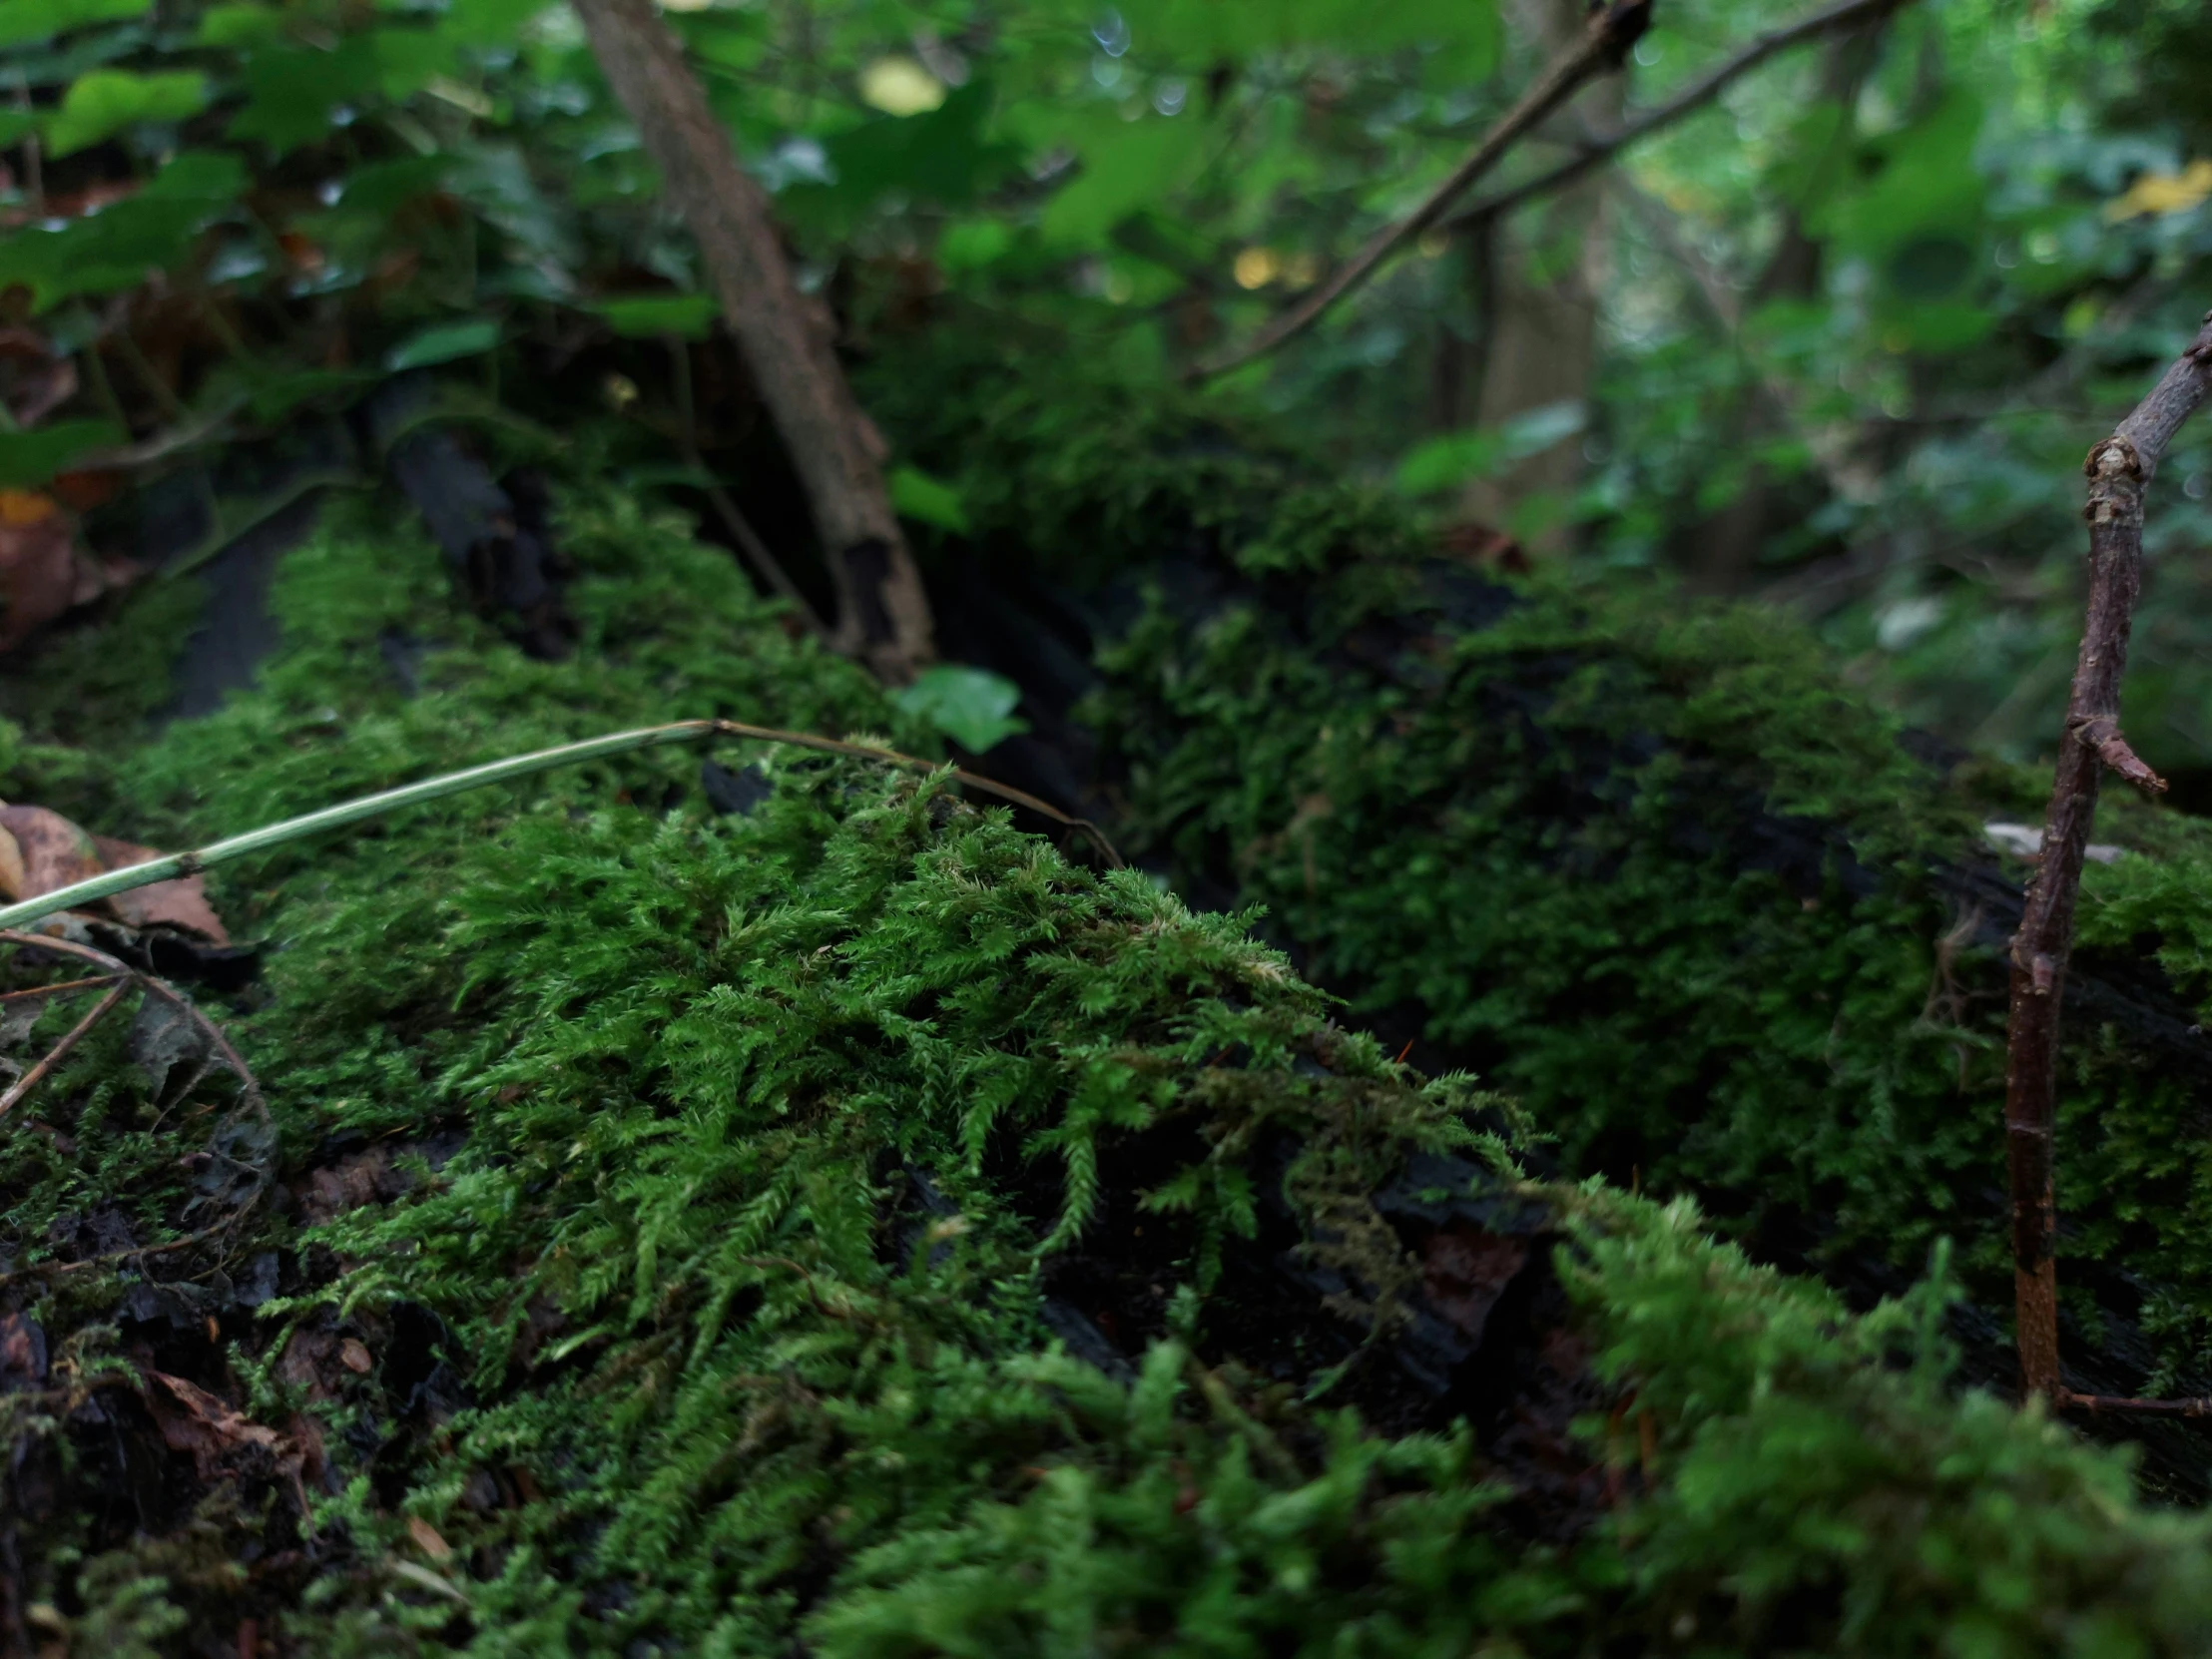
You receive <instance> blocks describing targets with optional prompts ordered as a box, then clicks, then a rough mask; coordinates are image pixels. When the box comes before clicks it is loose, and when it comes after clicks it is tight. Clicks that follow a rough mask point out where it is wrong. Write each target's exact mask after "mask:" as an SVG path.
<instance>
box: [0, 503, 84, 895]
mask: <svg viewBox="0 0 2212 1659" xmlns="http://www.w3.org/2000/svg"><path fill="white" fill-rule="evenodd" d="M0 493H5V492H0ZM0 830H6V831H7V832H8V833H9V834H10V835H11V836H13V837H14V839H15V844H16V850H17V861H18V862H19V863H20V864H21V865H22V871H23V873H22V875H21V876H20V877H19V884H18V886H16V887H15V888H14V889H12V890H11V891H10V892H9V893H8V896H9V897H10V898H36V897H38V895H39V894H40V893H42V892H52V891H54V890H55V889H56V888H58V887H66V886H68V885H69V884H70V883H71V882H72V881H83V880H86V879H89V878H90V877H92V876H95V875H98V874H99V873H100V871H101V870H102V869H103V868H105V867H106V866H105V865H104V864H103V863H102V862H101V861H100V848H99V847H98V846H97V845H95V844H94V842H93V838H92V837H91V836H90V835H88V834H86V833H85V832H84V831H83V830H80V829H78V828H77V826H75V825H74V824H72V823H70V822H69V820H67V819H66V818H63V817H62V815H61V814H59V813H56V812H50V811H49V810H48V809H46V808H44V807H0Z"/></svg>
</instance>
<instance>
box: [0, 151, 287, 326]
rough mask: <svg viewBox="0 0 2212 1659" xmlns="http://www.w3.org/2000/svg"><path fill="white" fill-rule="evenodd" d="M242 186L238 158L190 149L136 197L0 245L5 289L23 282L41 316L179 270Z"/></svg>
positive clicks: (242, 173)
mask: <svg viewBox="0 0 2212 1659" xmlns="http://www.w3.org/2000/svg"><path fill="white" fill-rule="evenodd" d="M245 188H246V169H245V168H244V167H243V166H241V165H240V163H239V161H238V159H237V158H236V157H234V156H226V155H221V154H219V153H217V152H214V151H208V150H191V151H187V152H186V153H185V154H184V155H182V156H179V157H178V158H177V159H176V160H175V161H173V162H171V163H170V164H169V165H168V166H167V167H165V168H164V169H162V171H161V172H160V173H159V174H157V175H156V176H155V179H154V182H153V183H152V184H150V185H148V186H147V187H146V188H145V189H144V190H142V191H140V192H139V193H138V195H136V196H134V197H130V198H128V199H127V200H125V201H122V202H118V203H116V204H115V205H114V206H112V207H109V208H107V209H105V210H103V211H102V212H100V213H97V214H91V215H87V216H86V217H84V218H81V219H73V220H70V221H68V222H67V223H66V224H64V225H62V226H61V227H60V228H59V229H58V230H51V231H49V230H44V229H29V230H22V231H18V232H16V233H15V234H13V235H12V236H9V237H6V238H4V239H0V288H5V287H8V286H11V285H13V284H14V283H17V282H20V283H22V284H23V285H24V286H25V287H28V288H29V289H30V290H31V308H32V310H33V311H34V312H36V311H43V310H45V309H46V308H48V307H49V306H51V305H53V304H55V303H56V302H57V301H59V300H62V299H66V298H68V297H70V296H71V295H73V294H80V293H84V294H97V293H114V292H116V291H118V290H119V289H122V288H128V287H136V286H137V285H138V284H139V283H140V282H143V281H145V280H146V278H147V276H148V275H149V273H152V272H155V271H162V270H167V269H170V268H172V267H175V266H177V265H180V264H182V263H183V262H184V260H185V259H186V257H187V256H188V255H189V254H190V253H191V252H192V244H193V238H194V237H195V236H196V235H197V234H198V233H199V231H200V230H201V228H202V227H203V226H205V225H207V224H208V223H209V222H210V221H211V220H214V219H217V218H219V217H221V216H222V215H223V214H225V213H227V212H230V211H231V210H232V209H234V208H235V207H236V206H237V204H238V199H239V194H240V192H241V191H243V190H244V189H245Z"/></svg>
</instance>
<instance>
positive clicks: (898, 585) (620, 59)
mask: <svg viewBox="0 0 2212 1659" xmlns="http://www.w3.org/2000/svg"><path fill="white" fill-rule="evenodd" d="M576 9H577V14H578V16H579V17H581V18H582V19H583V24H584V29H585V32H586V33H587V34H588V35H589V36H590V37H591V45H592V51H593V53H594V54H595V55H596V56H597V57H598V59H599V67H600V69H601V70H602V71H603V72H604V73H605V74H606V77H607V82H608V85H610V86H611V87H613V88H614V92H615V96H616V97H617V98H619V99H620V100H621V101H622V105H623V107H624V108H625V109H626V110H628V111H629V114H630V119H631V121H632V122H634V123H635V124H636V126H637V129H638V136H639V138H640V139H642V140H643V141H644V144H645V150H646V154H647V155H649V156H650V157H652V159H653V165H654V166H655V167H657V168H659V169H660V171H661V176H662V178H663V179H665V180H666V181H667V184H668V194H669V200H670V201H671V202H672V203H673V204H674V205H675V207H676V210H677V212H678V213H680V214H682V215H683V217H684V221H685V223H686V224H687V225H689V226H690V227H691V233H692V236H693V237H694V239H696V240H697V242H698V244H699V252H700V255H701V257H702V258H703V259H704V260H705V262H706V266H707V275H708V277H709V279H710V280H711V281H712V282H713V284H714V289H715V292H716V294H717V296H718V297H719V298H720V299H721V301H722V310H723V314H724V315H725V316H726V317H727V318H728V319H729V322H730V328H731V331H732V332H733V333H734V334H736V335H737V339H738V344H739V346H740V347H741V348H742V350H743V351H744V353H745V360H746V365H747V367H749V368H750V369H751V370H752V371H753V376H754V378H755V379H756V380H758V381H759V382H760V387H761V396H762V399H763V400H764V401H765V402H766V403H767V404H768V407H769V412H770V413H771V414H772V415H774V416H775V418H776V425H777V429H778V430H779V431H780V432H781V433H782V434H783V437H784V445H785V447H786V449H788V450H789V451H790V453H791V458H792V464H793V466H794V467H796V468H797V469H798V472H799V476H800V482H801V483H802V484H803V485H804V486H805V487H806V491H807V503H808V506H809V508H810V510H811V512H812V514H813V517H814V525H815V532H816V534H817V535H818V536H819V537H820V538H821V542H822V547H823V551H824V554H825V556H826V557H827V559H828V561H829V565H830V575H831V576H832V577H833V578H834V580H835V582H836V586H837V603H838V617H837V626H836V629H835V632H834V633H833V635H832V636H831V637H832V640H833V642H834V643H835V644H836V646H837V648H838V649H839V650H841V651H844V652H846V653H848V654H850V655H852V656H855V657H858V658H859V659H860V660H861V661H863V662H865V663H866V664H867V665H868V667H869V668H871V669H873V670H874V671H875V673H876V675H877V676H878V677H879V678H880V679H882V680H884V681H886V682H888V683H890V684H893V685H899V684H903V683H905V682H906V681H908V680H911V679H912V678H913V677H914V674H915V672H916V671H917V670H918V669H920V668H921V667H922V666H923V665H924V664H926V663H927V662H929V660H930V659H931V658H932V657H933V656H934V655H935V646H934V642H933V637H932V636H933V629H932V625H931V622H930V617H929V601H928V599H927V597H926V596H925V595H924V594H923V592H922V588H921V577H920V574H919V572H917V571H916V570H915V568H914V562H913V556H912V555H911V554H910V553H909V552H908V551H907V548H906V543H905V540H904V538H903V537H902V536H901V535H900V534H899V529H898V519H897V516H896V515H895V514H894V513H893V512H892V511H891V505H890V496H889V494H888V492H887V491H886V490H885V489H884V486H883V476H882V469H881V466H880V464H879V462H880V456H879V454H878V450H879V448H880V443H881V440H880V439H879V438H877V437H876V436H875V433H874V429H873V428H872V427H871V426H870V425H869V424H868V423H867V419H866V417H865V416H864V415H862V414H861V413H860V410H859V406H858V405H857V404H856V403H854V402H853V400H852V393H851V390H850V388H849V387H848V386H847V385H846V384H845V379H844V371H843V369H842V368H840V367H839V366H838V363H837V359H836V353H835V351H834V349H833V348H832V346H831V343H830V330H829V326H828V315H827V312H826V310H825V309H824V308H823V307H822V306H821V305H819V304H818V303H816V302H815V301H812V300H810V299H809V298H808V297H807V296H806V295H805V294H803V293H801V292H800V290H799V284H798V283H797V282H796V281H794V280H793V278H792V273H791V266H790V263H789V262H788V261H787V260H786V259H785V258H784V249H783V244H782V243H781V242H780V241H779V240H778V238H777V234H776V226H775V222H774V220H773V219H772V217H771V215H770V213H769V202H768V196H767V194H766V193H765V192H764V191H763V190H762V189H761V187H760V185H759V184H757V183H756V182H755V181H754V180H753V178H752V176H751V175H749V174H748V173H747V172H746V171H745V169H744V168H742V167H740V166H739V165H738V158H737V153H736V152H735V151H734V150H733V149H732V148H731V144H730V135H729V134H728V133H727V132H725V131H724V130H723V127H722V124H721V123H720V122H719V121H717V120H716V119H715V116H714V111H713V110H712V109H710V108H709V107H708V104H707V95H706V93H705V92H704V91H703V90H702V89H701V87H700V85H699V81H698V78H697V77H696V76H694V75H693V74H692V72H691V69H690V67H689V66H688V65H686V63H685V62H684V53H683V48H682V47H681V46H679V45H678V44H677V41H676V38H675V36H673V35H671V34H670V33H669V31H668V27H667V25H666V24H664V23H663V22H662V21H661V19H660V16H659V14H658V13H657V12H656V11H655V10H654V7H653V0H578V4H577V8H576Z"/></svg>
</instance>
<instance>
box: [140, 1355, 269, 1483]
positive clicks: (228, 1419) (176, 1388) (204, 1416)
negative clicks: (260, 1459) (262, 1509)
mask: <svg viewBox="0 0 2212 1659" xmlns="http://www.w3.org/2000/svg"><path fill="white" fill-rule="evenodd" d="M146 1381H147V1383H149V1384H150V1386H149V1387H148V1388H147V1390H146V1403H147V1407H148V1408H149V1409H150V1410H151V1411H152V1412H153V1413H154V1420H155V1422H157V1423H158V1424H160V1426H161V1431H162V1439H163V1440H164V1441H165V1442H166V1443H167V1444H168V1446H169V1449H170V1450H172V1451H189V1452H190V1453H192V1461H193V1467H194V1468H195V1469H197V1470H198V1471H199V1474H200V1478H201V1479H203V1480H210V1479H213V1478H214V1477H215V1476H216V1474H217V1473H218V1472H219V1471H220V1470H221V1468H222V1464H223V1460H224V1458H226V1457H228V1456H231V1455H233V1454H235V1453H237V1452H240V1451H245V1450H248V1449H250V1448H251V1449H259V1450H263V1451H267V1452H268V1453H269V1454H270V1455H271V1456H273V1457H276V1458H277V1460H278V1461H279V1462H286V1461H288V1462H289V1463H290V1465H291V1467H292V1470H293V1472H294V1473H295V1474H296V1472H297V1468H298V1465H299V1462H300V1461H301V1456H300V1453H299V1451H298V1449H297V1448H296V1447H287V1446H286V1445H285V1443H284V1437H283V1436H282V1435H281V1434H279V1433H277V1430H276V1429H274V1428H271V1427H269V1426H268V1425H266V1424H264V1423H258V1422H250V1421H248V1420H247V1418H246V1417H245V1416H243V1415H242V1414H241V1413H239V1412H237V1411H234V1410H233V1409H231V1407H230V1406H228V1405H226V1404H225V1403H224V1402H223V1401H222V1400H221V1399H219V1398H217V1397H216V1396H215V1395H214V1394H212V1393H210V1392H208V1390H207V1389H205V1388H203V1387H201V1386H200V1385H199V1384H198V1383H187V1382H186V1381H185V1380H184V1379H183V1378H181V1377H172V1376H170V1375H169V1374H168V1373H167V1372H159V1371H150V1372H148V1373H146ZM287 1452H288V1453H289V1455H288V1458H287V1456H286V1453H287Z"/></svg>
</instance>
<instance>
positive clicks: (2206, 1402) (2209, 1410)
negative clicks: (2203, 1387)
mask: <svg viewBox="0 0 2212 1659" xmlns="http://www.w3.org/2000/svg"><path fill="white" fill-rule="evenodd" d="M2053 1403H2054V1404H2056V1405H2057V1406H2058V1408H2059V1409H2060V1410H2062V1411H2086V1412H2088V1413H2089V1414H2090V1415H2091V1416H2098V1415H2100V1414H2102V1413H2104V1412H2106V1411H2109V1412H2111V1413H2113V1414H2114V1415H2115V1416H2131V1417H2212V1399H2207V1398H2205V1397H2204V1396H2203V1395H2201V1394H2197V1395H2192V1396H2191V1397H2189V1398H2187V1399H2127V1398H2123V1397H2121V1396H2120V1395H2118V1394H2077V1393H2075V1392H2074V1391H2073V1390H2072V1389H2071V1388H2061V1389H2060V1390H2059V1391H2058V1393H2057V1394H2056V1395H2054V1396H2053Z"/></svg>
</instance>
